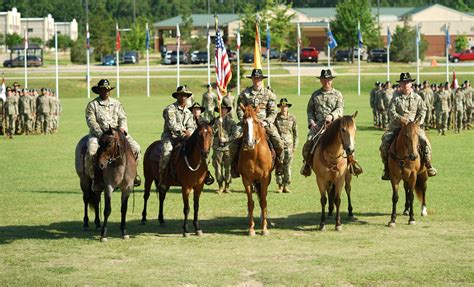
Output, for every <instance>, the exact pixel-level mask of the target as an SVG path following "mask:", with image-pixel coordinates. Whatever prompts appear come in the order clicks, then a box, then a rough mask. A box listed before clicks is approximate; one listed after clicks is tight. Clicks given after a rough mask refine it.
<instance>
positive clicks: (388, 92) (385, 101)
mask: <svg viewBox="0 0 474 287" xmlns="http://www.w3.org/2000/svg"><path fill="white" fill-rule="evenodd" d="M381 95H382V99H381V101H382V103H381V104H382V106H383V109H382V110H381V111H380V114H381V115H382V119H381V121H382V128H384V129H385V128H386V127H387V125H388V123H389V122H390V117H389V113H388V107H389V106H390V102H391V101H392V98H393V89H392V88H391V87H389V88H385V89H384V90H383V92H382V93H381Z"/></svg>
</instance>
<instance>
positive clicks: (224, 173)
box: [212, 97, 242, 193]
mask: <svg viewBox="0 0 474 287" xmlns="http://www.w3.org/2000/svg"><path fill="white" fill-rule="evenodd" d="M231 111H232V102H231V101H230V99H229V98H225V97H224V98H223V99H222V104H221V116H219V117H217V118H216V121H215V122H214V124H213V126H212V130H213V132H214V140H213V142H212V149H213V151H214V152H213V154H212V165H213V166H214V170H215V175H216V179H217V183H218V184H219V188H218V189H217V190H216V193H222V192H224V193H231V191H230V189H229V185H230V183H231V180H232V176H231V174H230V166H231V160H230V148H229V147H230V144H231V143H232V142H234V140H235V139H236V138H238V137H240V135H241V133H242V130H241V128H240V127H239V126H238V125H237V124H236V123H235V122H234V120H233V119H232V114H231ZM215 112H217V113H218V112H219V108H218V107H216V108H215Z"/></svg>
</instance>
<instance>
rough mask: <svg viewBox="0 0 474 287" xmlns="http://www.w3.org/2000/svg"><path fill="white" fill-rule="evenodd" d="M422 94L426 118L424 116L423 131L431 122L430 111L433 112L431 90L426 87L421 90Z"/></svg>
mask: <svg viewBox="0 0 474 287" xmlns="http://www.w3.org/2000/svg"><path fill="white" fill-rule="evenodd" d="M423 93H424V95H425V96H424V100H425V106H426V116H425V123H424V126H425V129H427V128H428V127H429V126H430V123H431V121H432V114H431V111H432V110H433V103H434V93H433V90H432V89H431V88H430V87H429V86H426V87H425V88H424V89H423Z"/></svg>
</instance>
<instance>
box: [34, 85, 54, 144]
mask: <svg viewBox="0 0 474 287" xmlns="http://www.w3.org/2000/svg"><path fill="white" fill-rule="evenodd" d="M52 105H53V102H52V101H51V97H49V96H48V95H47V90H46V88H41V95H40V96H39V97H38V98H37V99H36V133H43V134H44V135H46V134H47V133H49V125H50V123H49V121H50V115H51V109H52Z"/></svg>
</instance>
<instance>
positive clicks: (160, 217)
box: [158, 189, 167, 226]
mask: <svg viewBox="0 0 474 287" xmlns="http://www.w3.org/2000/svg"><path fill="white" fill-rule="evenodd" d="M166 192H167V190H162V189H159V190H158V193H159V195H160V210H159V211H158V221H159V222H160V226H165V218H164V216H163V209H164V208H163V205H164V203H165V199H166Z"/></svg>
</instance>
